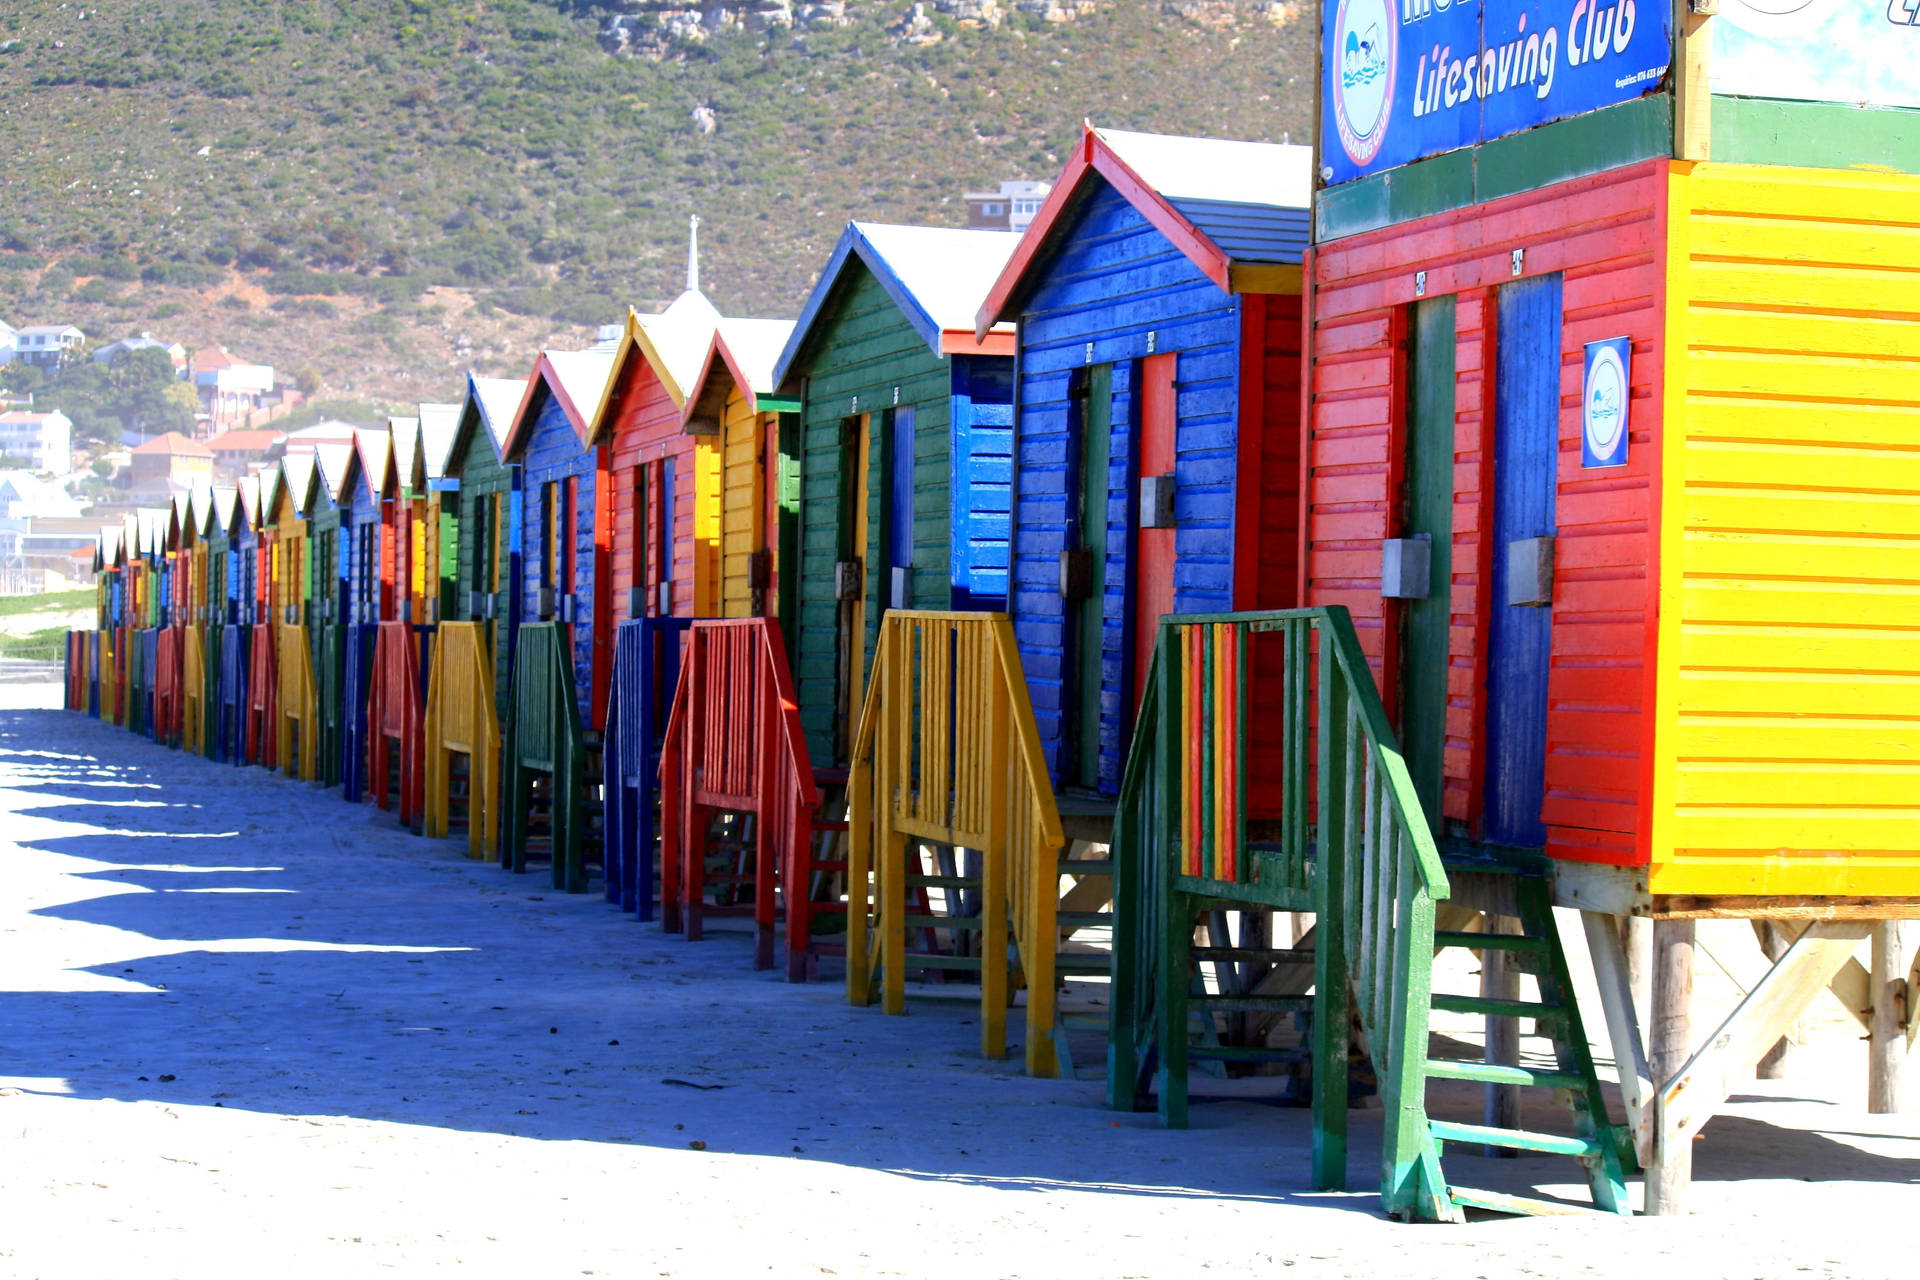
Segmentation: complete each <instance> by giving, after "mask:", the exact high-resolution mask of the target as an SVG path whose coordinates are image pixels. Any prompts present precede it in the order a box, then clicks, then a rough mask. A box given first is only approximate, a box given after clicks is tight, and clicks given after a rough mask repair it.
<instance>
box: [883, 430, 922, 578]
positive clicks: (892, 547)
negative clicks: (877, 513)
mask: <svg viewBox="0 0 1920 1280" xmlns="http://www.w3.org/2000/svg"><path fill="white" fill-rule="evenodd" d="M887 419H888V421H887V454H888V458H887V460H888V471H889V472H890V473H891V474H890V476H889V478H888V482H887V564H886V570H887V572H886V577H885V578H884V579H883V580H882V581H881V583H880V594H881V596H882V597H883V598H884V600H885V602H886V607H887V608H889V609H911V608H912V607H913V585H912V583H913V516H914V511H913V505H914V504H913V444H914V437H913V406H911V405H901V406H900V407H899V408H897V409H891V410H889V411H888V413H887ZM900 570H905V571H906V572H905V573H904V574H903V573H901V572H899V571H900ZM896 584H897V586H898V588H899V589H896Z"/></svg>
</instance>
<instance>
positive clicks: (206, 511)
mask: <svg viewBox="0 0 1920 1280" xmlns="http://www.w3.org/2000/svg"><path fill="white" fill-rule="evenodd" d="M189 502H190V505H191V506H192V508H193V532H194V536H195V537H199V538H206V537H210V536H212V535H213V534H215V533H218V532H219V531H220V529H221V527H222V526H221V525H220V524H219V523H218V521H217V520H216V518H215V515H216V512H215V503H214V494H213V486H212V485H211V484H208V483H207V482H206V481H204V480H201V481H197V482H195V484H194V486H193V493H192V496H191V498H190V500H189Z"/></svg>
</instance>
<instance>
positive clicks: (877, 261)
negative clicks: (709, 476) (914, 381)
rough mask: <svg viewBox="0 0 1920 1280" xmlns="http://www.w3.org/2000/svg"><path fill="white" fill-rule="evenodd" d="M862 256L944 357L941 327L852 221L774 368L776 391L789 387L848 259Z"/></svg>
mask: <svg viewBox="0 0 1920 1280" xmlns="http://www.w3.org/2000/svg"><path fill="white" fill-rule="evenodd" d="M856 254H857V255H859V258H860V261H861V264H862V265H864V266H865V267H866V268H867V270H868V271H871V272H872V273H873V277H874V279H876V280H878V281H879V282H880V287H881V288H882V289H885V290H886V291H887V296H888V297H889V298H892V299H893V305H895V306H896V307H899V308H900V310H901V313H902V314H904V315H905V316H906V318H907V323H909V324H910V325H912V326H913V329H914V332H915V333H918V334H919V335H920V337H921V339H922V340H923V341H924V342H926V344H927V346H928V347H929V348H931V349H932V351H933V354H934V355H936V356H937V355H940V354H941V351H940V326H939V325H938V324H937V323H935V322H934V318H933V316H932V315H931V314H929V313H928V311H927V309H926V308H925V307H923V306H921V305H920V300H919V299H918V298H916V297H914V296H913V293H912V291H911V290H909V289H908V288H907V286H906V284H905V283H904V282H903V281H902V280H901V279H900V277H899V276H898V275H896V274H894V270H893V268H892V266H890V265H889V264H888V262H887V260H886V259H885V258H884V257H882V256H881V255H880V251H879V250H878V249H876V248H874V246H873V242H872V241H871V240H869V239H867V237H866V236H864V235H862V234H861V233H860V224H859V223H857V222H849V223H848V224H847V229H846V230H845V231H843V232H841V234H840V242H839V243H838V244H836V245H834V247H833V256H832V257H830V258H828V259H827V265H826V267H825V268H824V269H823V270H822V271H821V272H820V279H819V280H817V281H816V282H815V283H814V286H813V292H812V293H811V294H809V295H808V296H807V305H806V306H805V307H804V308H803V309H802V310H801V312H800V318H799V319H798V320H796V321H795V322H794V325H793V333H792V335H791V336H789V337H788V338H787V346H786V349H785V350H784V351H782V352H781V353H780V359H779V361H778V362H777V363H776V364H775V365H774V366H773V385H774V387H775V388H776V389H781V388H784V387H785V386H786V383H787V378H788V377H789V376H790V375H791V374H792V372H793V368H794V366H795V365H797V364H798V363H800V358H801V357H802V356H803V355H805V354H806V352H807V348H808V346H809V344H810V341H811V339H812V337H813V329H814V325H815V324H816V323H818V322H819V320H820V317H821V315H822V313H824V312H825V311H826V309H827V303H828V302H830V301H831V300H832V298H833V295H834V293H835V291H836V290H837V289H838V288H839V286H840V280H841V277H842V276H843V275H844V274H845V272H846V269H847V263H848V260H849V259H851V258H852V257H854V256H855V255H856Z"/></svg>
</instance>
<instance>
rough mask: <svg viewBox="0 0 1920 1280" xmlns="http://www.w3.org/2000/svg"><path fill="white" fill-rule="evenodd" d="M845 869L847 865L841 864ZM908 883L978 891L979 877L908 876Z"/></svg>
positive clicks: (937, 887) (926, 887)
mask: <svg viewBox="0 0 1920 1280" xmlns="http://www.w3.org/2000/svg"><path fill="white" fill-rule="evenodd" d="M841 865H842V866H843V867H844V866H845V865H846V864H844V863H842V864H841ZM907 883H908V884H910V885H918V886H920V887H921V888H925V889H978V888H979V887H980V877H979V876H918V875H914V876H908V877H907Z"/></svg>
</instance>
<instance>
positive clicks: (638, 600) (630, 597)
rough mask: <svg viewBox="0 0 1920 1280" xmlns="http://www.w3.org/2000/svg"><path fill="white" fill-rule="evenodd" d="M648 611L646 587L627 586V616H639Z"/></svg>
mask: <svg viewBox="0 0 1920 1280" xmlns="http://www.w3.org/2000/svg"><path fill="white" fill-rule="evenodd" d="M646 612H647V589H646V588H645V587H628V588H627V616H628V617H629V618H638V617H642V616H643V615H645V613H646Z"/></svg>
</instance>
